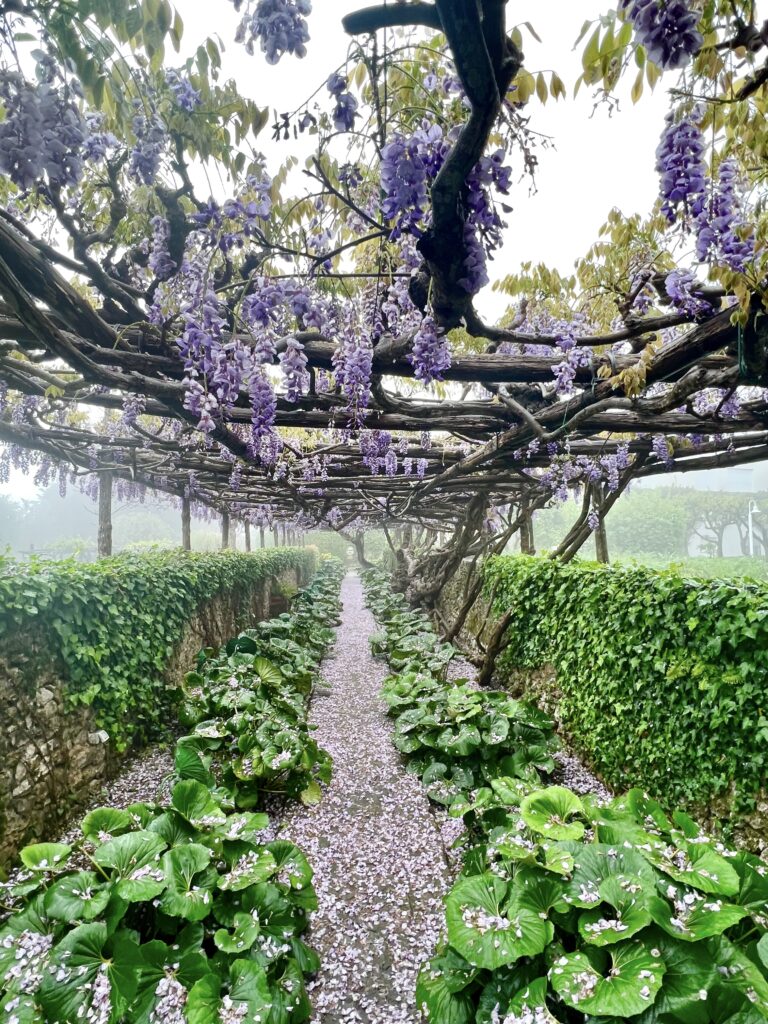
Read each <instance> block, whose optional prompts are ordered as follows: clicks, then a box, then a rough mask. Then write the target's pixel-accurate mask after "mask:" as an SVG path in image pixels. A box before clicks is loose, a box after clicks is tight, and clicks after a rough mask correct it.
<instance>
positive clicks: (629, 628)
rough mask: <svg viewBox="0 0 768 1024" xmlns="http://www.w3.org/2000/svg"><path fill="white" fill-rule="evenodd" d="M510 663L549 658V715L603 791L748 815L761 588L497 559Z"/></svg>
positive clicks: (767, 633) (760, 702) (763, 731)
mask: <svg viewBox="0 0 768 1024" xmlns="http://www.w3.org/2000/svg"><path fill="white" fill-rule="evenodd" d="M483 573H484V581H485V593H486V595H491V594H492V595H493V611H494V612H495V613H496V614H497V615H500V614H502V613H503V612H505V611H507V610H511V611H512V620H511V623H510V628H509V630H508V633H507V636H508V638H509V646H508V647H507V649H506V650H505V651H504V653H503V655H502V656H501V658H500V659H499V669H500V670H501V672H502V673H503V672H504V671H505V669H506V670H509V669H511V668H513V667H520V668H528V669H535V668H539V667H541V666H544V665H547V664H551V665H552V666H553V667H554V669H555V671H556V673H557V689H558V693H559V708H558V715H559V717H560V720H561V722H562V724H563V727H564V728H565V730H566V731H567V732H568V733H569V734H570V736H571V737H572V739H573V742H574V745H575V746H576V747H577V748H578V749H579V750H580V751H581V752H582V753H583V754H585V755H586V756H587V757H588V758H589V760H590V762H591V763H592V764H593V765H594V767H595V769H596V770H597V771H598V772H599V773H600V774H601V775H602V777H603V778H604V779H605V780H606V781H607V782H608V783H609V784H610V785H612V786H614V787H617V788H625V787H627V786H642V787H643V788H644V789H646V790H648V792H649V793H650V794H651V795H652V796H654V797H656V798H657V799H659V800H661V801H662V802H663V803H664V804H665V805H666V806H671V805H672V804H675V803H682V804H684V805H687V806H688V807H697V806H698V807H702V806H704V805H706V804H708V803H710V802H711V800H712V798H713V797H718V796H726V797H727V798H728V800H729V801H732V809H733V810H734V811H735V812H738V813H744V812H745V811H749V810H751V809H752V808H753V807H754V806H755V804H756V802H757V799H758V795H759V792H760V790H761V789H764V787H765V784H766V764H767V763H768V688H767V687H766V683H767V682H768V586H766V585H763V584H757V583H745V582H738V583H737V582H734V581H729V580H701V579H692V578H685V577H682V576H680V575H679V574H678V573H677V572H674V571H666V572H659V571H653V570H650V569H646V568H642V567H632V568H627V567H609V566H601V565H595V564H591V563H574V564H570V565H565V566H563V565H558V564H556V563H554V562H552V561H546V560H543V559H537V558H526V557H496V558H492V559H489V560H488V562H487V563H486V564H485V566H484V570H483Z"/></svg>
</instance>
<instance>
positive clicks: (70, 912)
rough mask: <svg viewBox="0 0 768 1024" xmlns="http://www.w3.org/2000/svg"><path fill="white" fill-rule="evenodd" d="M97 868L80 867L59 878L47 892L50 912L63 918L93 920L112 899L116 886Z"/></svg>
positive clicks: (51, 914)
mask: <svg viewBox="0 0 768 1024" xmlns="http://www.w3.org/2000/svg"><path fill="white" fill-rule="evenodd" d="M100 883H101V879H100V878H99V876H97V875H96V874H95V872H93V871H78V872H76V873H75V874H73V875H67V876H66V877H64V878H61V879H59V881H58V882H55V883H54V884H53V885H52V886H51V888H50V889H49V890H48V892H47V893H46V894H45V910H46V913H47V914H48V915H49V916H50V917H53V918H56V919H57V920H59V921H68V922H71V921H93V920H94V918H96V917H98V916H99V915H100V914H101V912H102V911H103V910H104V908H105V907H106V905H107V903H109V898H110V896H111V894H112V888H111V886H109V885H103V884H100Z"/></svg>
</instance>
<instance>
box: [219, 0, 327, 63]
mask: <svg viewBox="0 0 768 1024" xmlns="http://www.w3.org/2000/svg"><path fill="white" fill-rule="evenodd" d="M233 2H234V5H235V10H236V11H240V10H241V9H242V8H243V0H233ZM311 13H312V4H311V2H310V0H256V2H255V4H254V3H253V0H245V14H244V15H243V18H242V21H241V22H240V25H239V27H238V30H237V36H236V39H237V42H240V43H245V48H246V50H247V51H248V53H253V52H254V49H255V46H256V44H257V43H258V45H259V46H260V48H261V51H262V53H263V54H264V56H265V57H266V59H267V63H269V64H277V62H278V61H279V60H280V58H281V57H282V56H283V55H284V54H286V53H291V54H293V55H294V56H296V57H305V56H306V55H307V43H308V42H309V28H308V26H307V21H306V19H307V16H308V15H309V14H311Z"/></svg>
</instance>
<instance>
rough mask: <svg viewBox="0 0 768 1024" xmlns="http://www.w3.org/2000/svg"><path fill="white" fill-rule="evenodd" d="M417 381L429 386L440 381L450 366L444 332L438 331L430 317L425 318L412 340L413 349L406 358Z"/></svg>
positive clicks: (449, 353) (449, 354)
mask: <svg viewBox="0 0 768 1024" xmlns="http://www.w3.org/2000/svg"><path fill="white" fill-rule="evenodd" d="M408 361H409V362H410V364H411V366H413V373H414V376H415V377H416V379H417V380H420V381H422V382H423V383H424V384H430V383H431V382H432V381H433V380H442V379H443V374H444V373H445V371H446V370H447V369H449V367H450V365H451V351H450V348H449V346H448V338H447V337H446V335H445V332H444V331H442V330H438V328H437V326H436V325H435V321H434V319H433V318H432V317H431V316H425V317H424V319H423V320H422V323H421V327H420V328H419V330H418V331H417V333H416V337H415V338H414V339H413V349H412V351H411V353H410V354H409V356H408Z"/></svg>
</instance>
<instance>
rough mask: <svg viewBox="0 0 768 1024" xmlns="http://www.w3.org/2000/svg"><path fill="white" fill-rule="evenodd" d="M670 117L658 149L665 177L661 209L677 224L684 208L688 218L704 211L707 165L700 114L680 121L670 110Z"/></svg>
mask: <svg viewBox="0 0 768 1024" xmlns="http://www.w3.org/2000/svg"><path fill="white" fill-rule="evenodd" d="M666 120H667V123H666V126H665V128H664V131H663V132H662V135H661V141H660V142H659V145H658V148H657V150H656V170H657V171H658V173H659V175H660V179H661V180H660V183H659V184H660V193H661V201H662V202H661V209H662V212H663V214H664V216H665V217H666V218H667V220H668V221H669V222H670V224H674V223H675V221H676V220H677V218H678V215H679V213H680V212H681V211H682V214H683V218H684V221H688V220H689V218H690V217H691V216H695V215H697V214H698V213H699V212H700V210H701V208H702V204H703V201H704V190H705V187H706V180H707V168H706V163H705V159H704V150H705V147H704V139H703V137H702V134H701V128H700V127H699V124H698V118H697V117H696V116H695V115H694V116H688V117H684V118H682V120H679V121H677V120H675V116H674V114H672V113H670V114H667V119H666Z"/></svg>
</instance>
